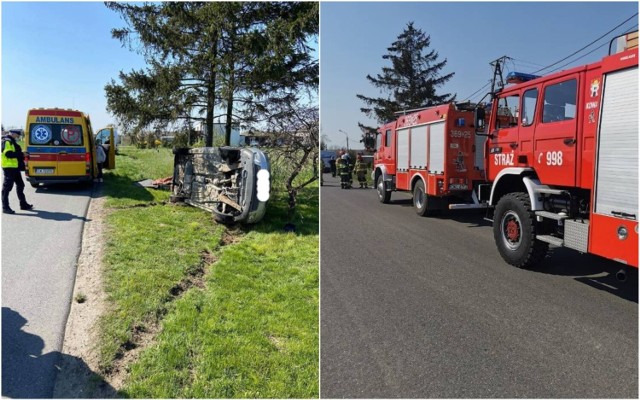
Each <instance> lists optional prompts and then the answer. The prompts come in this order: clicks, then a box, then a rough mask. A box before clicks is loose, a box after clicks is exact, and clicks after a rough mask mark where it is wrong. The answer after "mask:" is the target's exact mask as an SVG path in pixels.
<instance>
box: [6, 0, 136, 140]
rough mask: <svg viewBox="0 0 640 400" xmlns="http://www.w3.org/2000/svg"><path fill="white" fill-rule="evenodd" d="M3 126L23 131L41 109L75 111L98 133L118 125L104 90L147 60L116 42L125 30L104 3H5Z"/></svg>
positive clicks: (122, 22) (117, 16)
mask: <svg viewBox="0 0 640 400" xmlns="http://www.w3.org/2000/svg"><path fill="white" fill-rule="evenodd" d="M1 7H2V124H3V125H4V126H5V128H9V127H12V126H18V127H23V126H24V124H25V121H26V116H27V111H28V110H29V109H30V108H37V107H60V108H73V109H77V110H80V111H83V112H85V113H88V114H89V115H90V116H91V123H92V125H93V127H94V130H97V129H99V128H101V127H104V126H105V125H107V124H109V123H115V119H113V118H112V117H111V116H110V115H109V114H108V113H107V110H106V98H105V92H104V86H105V85H106V84H107V83H108V82H109V81H110V80H111V79H112V78H113V79H115V80H116V81H118V79H117V77H118V73H119V71H120V70H124V71H126V72H128V71H130V70H131V69H139V68H142V67H143V66H144V65H145V64H144V60H143V58H142V56H140V55H138V54H136V53H134V52H131V51H129V50H128V49H126V48H123V47H122V46H121V45H120V42H119V41H117V40H115V39H112V38H111V29H112V28H116V27H117V28H120V27H123V26H124V21H122V20H121V19H120V17H119V15H118V14H116V13H115V12H113V11H111V10H109V9H107V8H106V7H105V6H104V4H103V3H102V2H65V3H62V2H55V3H54V2H39V3H32V2H15V3H14V2H2V5H1Z"/></svg>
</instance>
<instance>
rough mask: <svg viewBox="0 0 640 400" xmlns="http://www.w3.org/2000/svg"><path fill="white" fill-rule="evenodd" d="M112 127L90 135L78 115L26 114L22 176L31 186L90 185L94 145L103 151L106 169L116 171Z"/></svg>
mask: <svg viewBox="0 0 640 400" xmlns="http://www.w3.org/2000/svg"><path fill="white" fill-rule="evenodd" d="M113 143H115V141H114V129H113V127H109V128H104V129H101V130H100V131H98V133H97V134H96V135H94V134H93V130H92V128H91V121H90V119H89V116H88V115H86V114H84V113H83V112H81V111H77V110H70V109H60V108H36V109H31V110H29V112H28V113H27V124H26V129H25V147H26V151H25V164H26V165H25V167H26V171H25V175H26V178H27V180H28V181H29V183H30V184H31V186H33V187H38V186H39V185H40V184H41V183H42V184H50V183H76V182H79V183H82V182H85V183H87V182H92V181H93V179H94V178H95V177H96V176H97V174H98V165H97V160H96V155H95V149H96V147H95V146H96V144H101V145H103V147H104V148H105V153H106V154H107V160H106V161H105V164H104V168H105V169H113V168H115V145H113Z"/></svg>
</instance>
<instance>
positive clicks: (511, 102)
mask: <svg viewBox="0 0 640 400" xmlns="http://www.w3.org/2000/svg"><path fill="white" fill-rule="evenodd" d="M519 107H520V96H519V95H517V94H516V95H511V96H506V97H502V98H500V99H499V100H498V114H497V118H496V126H495V128H496V129H500V128H509V127H513V126H518V115H519V112H518V109H519Z"/></svg>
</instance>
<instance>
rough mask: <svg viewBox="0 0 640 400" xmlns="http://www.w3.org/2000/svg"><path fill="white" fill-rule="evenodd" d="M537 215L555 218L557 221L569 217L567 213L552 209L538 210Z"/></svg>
mask: <svg viewBox="0 0 640 400" xmlns="http://www.w3.org/2000/svg"><path fill="white" fill-rule="evenodd" d="M536 215H537V216H539V217H543V218H549V219H555V220H556V221H560V220H563V219H567V215H564V214H556V213H553V212H550V211H536Z"/></svg>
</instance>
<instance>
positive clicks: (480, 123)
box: [473, 107, 485, 132]
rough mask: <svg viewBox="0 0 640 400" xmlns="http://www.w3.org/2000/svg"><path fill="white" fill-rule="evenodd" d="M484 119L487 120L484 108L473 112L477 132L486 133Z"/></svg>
mask: <svg viewBox="0 0 640 400" xmlns="http://www.w3.org/2000/svg"><path fill="white" fill-rule="evenodd" d="M484 118H485V112H484V108H482V107H477V108H476V109H475V110H474V112H473V119H474V121H475V126H476V132H481V131H484Z"/></svg>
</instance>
